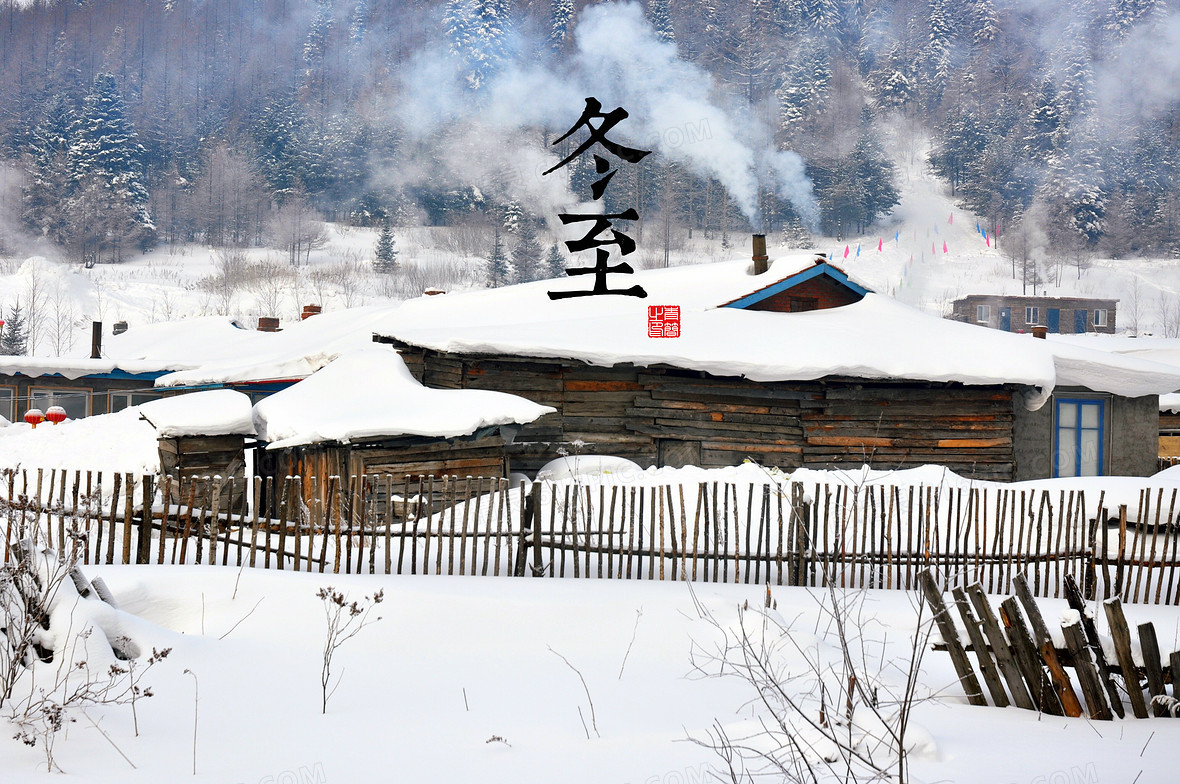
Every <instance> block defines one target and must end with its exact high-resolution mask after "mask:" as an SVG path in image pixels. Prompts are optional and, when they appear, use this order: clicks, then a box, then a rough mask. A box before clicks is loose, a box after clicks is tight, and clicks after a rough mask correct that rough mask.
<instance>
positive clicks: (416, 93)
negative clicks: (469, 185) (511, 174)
mask: <svg viewBox="0 0 1180 784" xmlns="http://www.w3.org/2000/svg"><path fill="white" fill-rule="evenodd" d="M575 40H576V50H575V52H574V53H573V56H572V57H571V58H569V59H568V60H567V61H564V62H556V63H555V62H552V61H549V60H548V58H547V57H546V56H545V54H546V50H545V48H544V46H545V45H544V43H543V40H542V39H540V38H538V39H536V40H529V39H528V38H527V37H526V36H524V35H523V34H518V35H517V37H516V38H515V39H514V40H513V41H512V43H511V45H510V46H509V47H508V48H509V50H510V51H513V52H515V53H516V56H515V57H514V58H513V60H512V61H510V62H507V63H504V64H502V65H501V67H500V68H499V69H498V71H497V72H496V73H495V74H493V75H492V77H491V79H490V80H489V82H488V84H487V87H486V89H485V90H484V91H483V93H482V94H480V95H478V96H476V95H473V94H472V93H471V92H470V91H469V90H467V89H465V87H464V86H463V83H462V79H461V78H460V74H459V73H458V68H459V63H458V61H457V58H453V57H451V56H450V55H448V54H447V53H446V52H444V51H442V47H437V46H435V47H429V48H428V50H426V51H423V52H422V53H420V54H419V55H418V56H417V57H416V58H415V59H414V61H413V63H412V65H411V67H410V68H408V69H406V71H405V73H404V77H403V91H402V93H401V95H400V96H399V103H400V105H399V108H398V112H397V113H398V116H399V119H400V121H401V124H402V127H403V128H405V129H407V130H408V131H409V132H410V133H411V134H413V135H426V134H432V133H437V132H439V131H440V130H442V129H444V128H451V129H455V128H460V127H461V128H465V129H467V130H465V131H462V132H459V133H457V134H454V136H453V138H454V139H455V140H457V142H456V143H459V144H460V146H459V147H458V148H456V147H455V146H454V144H451V146H450V149H449V150H447V151H444V153H443V157H444V159H447V160H452V161H454V163H456V164H458V165H460V166H461V167H462V168H464V169H466V170H469V171H476V172H477V173H478V171H479V170H480V169H481V168H486V166H487V163H486V162H487V161H501V162H503V161H505V160H508V159H512V160H514V161H516V160H519V161H523V165H521V166H518V167H517V168H518V169H519V170H520V171H519V174H520V176H519V177H517V178H515V179H514V180H512V183H511V184H512V186H513V188H515V189H516V190H515V191H514V193H513V194H512V195H514V196H515V197H516V198H519V199H521V200H522V201H526V202H528V203H531V204H532V205H534V206H535V208H537V209H538V210H539V211H544V210H548V211H550V212H556V211H558V210H560V209H561V207H562V206H563V205H568V204H570V203H571V202H574V201H576V198H575V197H574V196H573V195H572V194H571V193H569V192H568V189H567V188H565V186H564V183H563V178H562V179H559V178H555V177H553V176H551V177H546V178H542V177H541V176H540V171H541V170H542V169H541V167H540V166H536V165H535V162H536V160H537V157H538V152H539V151H541V152H540V155H541V156H542V158H543V159H544V160H548V161H549V165H552V164H553V163H556V161H557V158H556V157H555V156H554V155H553V153H552V152H550V151H544V150H543V148H542V147H541V146H540V140H539V139H533V140H529V139H521V138H519V136H520V134H519V129H520V128H521V127H534V128H543V129H546V130H548V131H549V132H551V133H564V132H565V131H566V130H567V129H568V128H569V127H570V126H571V125H572V124H573V123H574V122H575V121H576V120H577V119H578V117H579V116H580V115H581V113H582V111H583V109H584V107H585V99H586V97H588V96H593V97H595V98H597V99H598V100H599V101H601V102H602V105H603V109H604V110H605V111H610V110H611V109H613V108H615V107H617V106H621V107H623V108H625V109H626V110H627V111H628V113H629V114H630V116H629V118H628V119H627V120H625V121H623V122H622V123H620V124H619V125H618V126H617V127H616V128H615V129H614V130H613V131H612V132H611V134H610V138H611V139H612V140H613V141H617V142H619V143H620V144H626V145H628V146H632V147H641V148H643V149H654V151H655V152H657V153H658V154H660V155H662V156H664V157H665V158H667V159H668V160H670V161H674V162H676V163H679V164H682V165H684V166H686V167H688V168H689V169H690V170H692V171H693V172H694V173H695V174H697V175H698V176H702V177H713V178H715V179H716V180H717V181H718V182H720V183H721V184H722V185H723V186H724V187H725V189H726V191H727V192H728V193H729V195H730V197H731V198H732V199H733V200H734V202H735V203H736V204H737V205H738V207H739V208H740V209H741V211H742V212H743V213H744V214H745V215H746V217H747V218H748V219H749V220H750V221H751V223H752V224H755V225H757V224H758V222H759V215H758V201H759V198H758V197H759V186H760V179H762V182H761V184H762V185H764V186H765V187H767V188H768V189H770V190H773V191H774V192H775V193H776V194H778V195H779V196H780V197H782V198H784V199H786V200H788V201H789V202H790V203H791V205H792V206H793V208H794V209H795V211H796V213H797V214H798V215H799V216H800V217H801V218H802V219H803V220H804V221H806V222H807V223H809V224H812V225H814V224H815V222H816V220H817V216H818V209H817V206H816V202H815V197H814V194H813V193H812V188H811V183H810V181H809V180H808V179H807V176H806V174H805V173H804V166H803V161H802V159H801V158H799V156H798V155H796V154H795V153H793V152H790V151H783V150H778V149H776V148H775V147H774V145H773V143H772V142H770V141H769V140H770V139H772V138H773V131H772V129H770V128H768V127H766V125H765V123H764V122H762V121H759V120H756V119H754V117H753V113H752V112H749V111H748V110H747V109H746V107H725V106H723V105H722V101H721V100H720V98H719V96H718V94H717V90H716V88H715V85H714V84H713V79H712V77H711V76H710V75H709V74H708V73H707V72H705V71H704V70H703V69H701V68H699V67H698V66H696V65H694V64H692V63H689V62H686V61H684V60H682V59H680V57H679V55H678V53H677V49H676V46H675V45H674V44H671V43H666V42H663V41H661V40H659V38H658V37H657V36H656V34H655V31H654V30H653V28H652V27H651V25H650V24H649V23H648V21H647V19H646V18H645V17H644V13H643V9H642V7H641V6H640V5H639V4H637V3H634V2H621V3H619V2H605V3H599V4H596V5H591V6H587V7H586V8H585V9H583V11H582V14H581V17H580V19H579V20H578V23H577V26H576V28H575ZM514 134H515V136H514ZM480 138H482V139H483V142H482V143H480V142H479V141H478V140H479V139H480ZM457 171H458V170H456V172H457ZM765 178H769V180H766V179H765ZM552 179H558V181H559V182H562V183H563V184H562V185H561V187H560V188H558V189H556V190H555V188H554V185H553V183H551V182H548V180H552ZM490 195H493V196H497V195H504V194H499V193H497V192H496V187H495V183H494V182H493V183H492V185H491V193H490Z"/></svg>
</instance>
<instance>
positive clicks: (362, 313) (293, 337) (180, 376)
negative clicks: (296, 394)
mask: <svg viewBox="0 0 1180 784" xmlns="http://www.w3.org/2000/svg"><path fill="white" fill-rule="evenodd" d="M396 307H397V306H396V305H373V306H369V307H364V308H352V309H349V310H340V311H331V312H327V313H322V314H320V315H317V316H313V317H311V318H309V319H305V320H303V321H299V322H297V323H294V324H291V325H289V326H287V327H284V328H283V330H282V331H280V332H256V331H253V330H245V332H246V334H247V335H248V336H249V337H246V338H241V339H240V340H239V341H238V342H235V343H233V344H231V345H230V346H226V345H225V344H224V343H222V346H221V348H220V349H218V348H217V346H216V345H213V346H210V348H209V351H208V354H207V356H205V357H203V358H202V361H200V362H195V363H193V364H191V365H190V366H188V367H186V368H184V369H180V370H177V371H176V372H173V373H167V374H165V375H163V376H161V377H160V378H158V379H157V380H156V386H158V387H175V386H197V385H202V384H229V383H243V382H251V381H276V380H289V379H302V378H307V377H308V376H310V375H311V374H312V373H315V372H316V371H317V370H319V369H320V368H322V367H324V366H325V365H327V364H328V363H329V362H331V361H332V360H334V359H336V358H337V357H339V356H340V355H341V354H343V353H345V352H347V351H351V350H354V349H359V348H364V347H366V346H368V345H371V344H372V341H373V328H374V325H375V324H376V323H377V322H379V321H380V320H381V319H382V318H383V317H384V316H385V315H386V314H387V313H388V312H389V311H390V310H392V309H395V308H396ZM187 323H188V322H184V321H181V322H176V324H177V334H176V343H177V344H180V345H183V341H184V337H183V331H184V325H185V324H187ZM128 334H130V333H128Z"/></svg>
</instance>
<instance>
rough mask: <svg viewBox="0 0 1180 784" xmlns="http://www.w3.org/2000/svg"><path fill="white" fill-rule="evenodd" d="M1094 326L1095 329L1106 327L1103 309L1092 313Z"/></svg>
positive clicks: (1104, 310)
mask: <svg viewBox="0 0 1180 784" xmlns="http://www.w3.org/2000/svg"><path fill="white" fill-rule="evenodd" d="M1094 326H1096V327H1105V326H1106V309H1105V308H1102V309H1100V310H1095V311H1094Z"/></svg>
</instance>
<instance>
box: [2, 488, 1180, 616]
mask: <svg viewBox="0 0 1180 784" xmlns="http://www.w3.org/2000/svg"><path fill="white" fill-rule="evenodd" d="M233 481H234V480H232V479H227V480H221V479H218V478H208V477H205V478H191V479H182V480H181V481H180V482H179V484H178V485H177V486H176V487H173V486H172V484H173V483H172V480H171V479H170V478H167V477H166V478H164V479H163V480H162V482H160V483H159V484H157V480H156V478H155V477H151V476H146V477H134V476H132V475H129V474H128V475H108V476H103V475H98V474H95V473H92V472H79V471H74V472H66V471H38V472H36V473H29V472H22V473H19V474H18V473H16V472H7V476H6V477H5V476H4V475H0V483H6V486H5V484H0V525H3V526H5V528H6V533H7V536H6V546H5V552H4V557H5V559H8V558H9V557H10V553H11V552H12V547H13V544H14V543H15V542H17V541H20V540H23V539H27V538H35V539H36V540H37V542H38V543H39V544H40V545H41V546H46V547H53V548H55V549H57V550H59V551H63V552H64V551H69V552H70V553H72V554H75V555H76V556H77V557H78V558H79V560H80V561H82V562H83V563H107V564H110V563H122V564H126V563H141V564H178V563H182V564H198V563H199V564H220V565H225V566H243V565H245V566H251V567H261V568H274V569H294V570H298V571H317V572H332V573H369V574H373V573H380V574H410V575H419V574H447V575H488V576H500V575H515V576H524V575H530V576H537V577H549V578H554V577H576V578H603V579H619V578H621V579H645V580H680V579H688V580H696V581H705V582H738V583H758V584H761V583H773V584H775V585H802V586H822V585H828V584H832V585H836V586H840V587H849V588H860V587H863V588H887V589H888V588H900V589H906V590H913V589H916V588H917V587H918V582H917V580H918V574H919V572H921V571H922V570H924V569H926V568H930V567H933V569H934V570H935V573H936V574H938V575H939V579H940V580H941V582H942V587H943V588H944V589H949V588H951V587H954V586H956V585H967V584H971V583H979V584H981V585H982V586H983V588H984V589H985V590H986V591H988V592H991V593H999V592H1010V591H1011V590H1012V581H1013V578H1014V576H1016V575H1018V574H1023V575H1026V577H1027V579H1028V581H1029V584H1030V587H1031V589H1032V591H1033V592H1034V593H1035V594H1036V595H1038V596H1061V595H1062V588H1063V585H1064V581H1065V579H1066V577H1067V576H1070V577H1072V578H1073V579H1075V580H1076V581H1077V582H1078V583H1079V585H1081V586H1083V587H1084V591H1085V593H1086V595H1087V596H1088V597H1089V598H1094V597H1100V598H1106V597H1109V596H1118V597H1121V598H1122V600H1123V601H1125V602H1151V603H1156V604H1159V603H1169V604H1176V603H1180V586H1178V585H1177V567H1178V566H1180V554H1178V553H1177V546H1178V540H1180V536H1178V535H1177V534H1178V531H1177V515H1178V514H1180V508H1178V506H1177V503H1176V501H1177V498H1176V492H1175V491H1169V492H1168V493H1167V494H1165V492H1164V491H1162V490H1155V491H1153V490H1148V489H1145V490H1142V491H1141V492H1140V493H1139V503H1138V506H1137V507H1136V508H1133V509H1130V510H1128V509H1127V508H1126V507H1125V506H1124V507H1120V508H1118V509H1115V510H1107V509H1105V508H1104V499H1103V497H1101V496H1100V497H1099V498H1098V499H1094V500H1093V501H1089V500H1088V499H1086V498H1085V496H1084V494H1083V493H1082V492H1061V491H1059V492H1057V493H1054V492H1051V491H1048V490H1029V489H1011V490H1008V489H1002V488H1001V489H997V488H995V487H991V488H983V489H981V488H954V487H952V488H947V487H930V486H921V485H878V484H873V485H865V486H847V485H837V484H813V485H807V486H805V485H803V484H802V483H798V482H782V483H774V482H767V483H763V484H759V483H741V482H738V483H735V482H705V483H699V484H671V485H650V484H642V485H641V484H625V485H624V484H619V485H599V484H593V485H588V484H573V483H538V484H535V485H534V486H533V488H532V489H531V491H530V490H528V489H526V488H525V487H522V486H518V487H510V486H509V485H508V482H507V481H506V480H503V479H496V478H492V479H489V478H479V477H411V476H403V477H394V476H391V475H364V476H349V477H336V476H333V477H328V478H326V479H318V478H314V477H313V478H308V477H288V478H287V479H285V480H280V481H277V482H270V481H267V482H265V483H264V482H263V481H262V480H260V479H257V478H256V479H254V480H253V481H252V482H250V483H249V484H250V487H249V488H248V491H249V492H248V493H247V495H248V496H249V497H250V499H251V503H250V504H249V505H248V507H247V508H245V509H239V510H235V511H231V512H226V511H224V510H223V509H222V508H221V504H222V499H227V498H230V497H232V496H233V494H234V491H235V488H234V487H233ZM200 498H203V499H207V500H206V501H204V502H196V501H194V499H200ZM163 499H169V502H168V503H164V500H163ZM145 509H146V510H148V511H147V514H145V513H144V510H145ZM1136 521H1138V522H1136ZM534 534H536V535H534Z"/></svg>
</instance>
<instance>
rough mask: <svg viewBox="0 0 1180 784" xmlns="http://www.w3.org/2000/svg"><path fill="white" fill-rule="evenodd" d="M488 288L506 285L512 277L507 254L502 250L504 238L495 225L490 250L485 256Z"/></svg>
mask: <svg viewBox="0 0 1180 784" xmlns="http://www.w3.org/2000/svg"><path fill="white" fill-rule="evenodd" d="M486 260H487V262H488V288H493V289H495V288H499V287H501V286H507V285H508V281H509V280H510V279H511V277H512V270H511V268H510V267H509V264H508V254H507V253H506V252H505V251H504V239H503V237H502V236H501V235H500V229H499V228H498V227H497V228H496V229H495V231H494V232H493V233H492V252H491V253H490V254H489V255H488V256H487V259H486Z"/></svg>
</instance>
